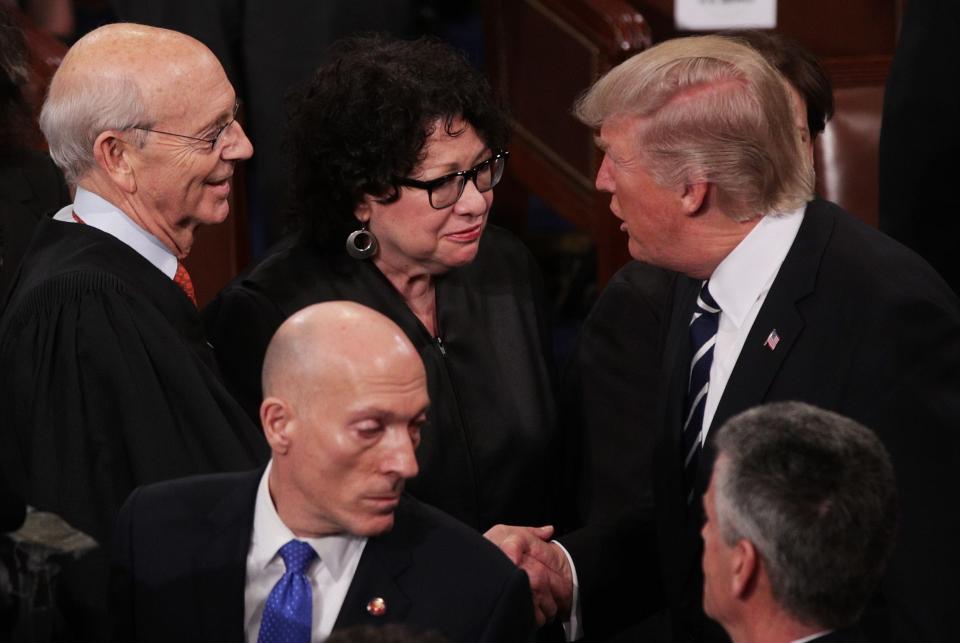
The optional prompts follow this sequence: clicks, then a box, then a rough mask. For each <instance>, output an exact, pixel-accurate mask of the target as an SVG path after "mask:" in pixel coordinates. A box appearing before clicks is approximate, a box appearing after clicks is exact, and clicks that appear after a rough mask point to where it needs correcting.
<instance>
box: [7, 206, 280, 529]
mask: <svg viewBox="0 0 960 643" xmlns="http://www.w3.org/2000/svg"><path fill="white" fill-rule="evenodd" d="M0 363H2V364H3V367H2V369H0V466H2V467H3V470H4V472H5V473H6V475H7V477H8V479H9V480H10V482H11V484H12V485H13V487H14V488H15V489H17V490H18V491H20V492H21V493H22V495H23V496H24V497H25V498H26V499H27V501H28V502H29V503H30V504H31V505H33V506H35V507H38V508H40V509H43V510H46V511H52V512H55V513H57V514H59V515H60V516H62V517H63V518H65V519H66V520H67V521H68V522H70V523H71V524H72V525H74V526H76V527H77V528H79V529H81V530H83V531H85V532H87V533H89V534H90V535H92V536H93V537H94V538H95V539H96V540H97V541H98V542H101V543H104V542H106V539H107V538H108V537H109V535H110V534H111V533H112V530H113V521H114V519H115V517H116V515H117V512H118V511H119V509H120V506H121V505H122V504H123V502H124V500H125V499H126V497H127V496H128V495H129V494H130V492H131V491H132V490H133V489H134V487H136V486H139V485H143V484H147V483H150V482H157V481H161V480H166V479H170V478H177V477H181V476H187V475H191V474H196V473H205V472H219V471H233V470H242V469H247V468H250V467H254V466H257V465H260V464H263V463H264V462H265V461H266V458H267V449H266V441H265V440H264V439H263V437H262V435H261V434H260V432H259V430H258V429H257V428H256V427H255V426H254V425H253V424H251V422H250V421H249V419H248V418H247V417H246V415H245V414H244V413H243V411H242V409H241V408H240V407H239V405H237V403H236V402H235V401H234V400H233V399H232V398H231V396H230V394H229V393H228V391H227V389H226V387H225V386H224V385H223V384H222V382H221V381H220V379H219V376H218V372H217V369H216V363H215V361H214V359H213V356H212V354H211V352H210V350H209V348H208V346H207V344H206V340H205V338H204V335H203V328H202V323H201V321H200V316H199V314H198V312H197V310H196V308H195V307H194V306H193V304H192V303H191V302H190V301H189V300H188V299H187V298H186V296H185V295H184V294H183V292H182V291H181V290H180V289H179V288H178V287H177V286H176V284H174V283H173V281H172V280H170V279H169V278H168V277H166V276H165V275H164V274H163V273H161V272H160V271H159V270H157V268H156V267H154V266H153V265H152V264H150V263H149V262H148V261H147V260H146V259H144V258H143V257H141V256H140V255H139V254H137V253H136V252H135V251H134V250H132V249H131V248H129V247H128V246H126V245H125V244H123V243H122V242H120V241H118V240H117V239H115V238H114V237H112V236H110V235H109V234H106V233H104V232H101V231H100V230H97V229H95V228H92V227H90V226H84V225H78V224H74V223H63V222H59V221H53V220H43V221H41V222H40V223H39V224H38V229H37V233H36V235H35V236H34V238H33V242H32V244H31V246H30V247H29V248H28V250H27V252H26V255H25V257H24V260H23V263H22V265H21V269H20V272H19V274H18V276H17V280H16V282H15V283H14V285H13V288H12V290H11V293H10V298H9V300H8V305H7V309H6V310H5V312H4V315H3V317H2V319H0Z"/></svg>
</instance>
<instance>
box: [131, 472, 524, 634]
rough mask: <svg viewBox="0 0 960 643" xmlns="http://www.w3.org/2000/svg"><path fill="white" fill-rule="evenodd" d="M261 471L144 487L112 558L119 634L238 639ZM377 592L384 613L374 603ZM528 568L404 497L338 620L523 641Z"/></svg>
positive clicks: (365, 559) (372, 546)
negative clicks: (373, 609)
mask: <svg viewBox="0 0 960 643" xmlns="http://www.w3.org/2000/svg"><path fill="white" fill-rule="evenodd" d="M261 475H262V470H261V471H251V472H245V473H239V474H221V475H211V476H197V477H193V478H185V479H182V480H175V481H171V482H166V483H160V484H157V485H151V486H149V487H143V488H140V489H138V490H137V491H135V492H134V493H133V495H131V496H130V498H129V500H128V501H127V503H126V504H125V505H124V507H123V509H122V510H121V512H120V517H119V519H118V525H117V535H116V543H115V544H116V547H115V550H116V554H115V558H114V565H113V569H114V572H113V589H114V594H113V595H114V610H113V614H114V616H115V618H116V630H115V631H116V634H117V636H116V639H117V640H118V641H158V642H159V641H204V642H208V641H242V640H243V619H244V579H245V565H246V557H247V551H248V549H249V546H250V534H251V530H252V528H253V513H254V505H255V500H256V492H257V486H258V483H259V481H260V477H261ZM375 597H382V598H383V599H384V600H385V602H386V604H387V611H386V614H384V615H383V616H379V617H376V616H371V615H370V614H368V613H367V610H366V605H367V603H368V602H369V601H370V600H371V599H373V598H375ZM531 606H532V600H531V597H530V589H529V584H528V581H527V577H526V575H525V574H524V573H523V572H522V571H520V570H519V569H517V568H516V567H514V566H513V565H512V564H511V563H510V561H509V560H507V558H506V557H505V556H503V554H501V553H500V551H499V550H498V549H496V547H494V546H493V545H492V544H490V543H489V542H487V541H486V540H484V539H483V538H482V537H481V536H479V535H478V534H476V533H475V532H473V531H472V530H470V529H469V528H468V527H466V526H465V525H463V524H461V523H459V522H457V521H455V520H453V519H452V518H450V517H449V516H447V515H445V514H443V513H441V512H440V511H438V510H436V509H434V508H432V507H429V506H427V505H424V504H422V503H420V502H418V501H416V500H414V499H413V498H410V497H405V498H404V499H403V501H402V502H401V503H400V506H399V507H398V508H397V513H396V521H395V524H394V528H393V530H392V531H390V532H389V533H387V534H384V535H382V536H379V537H376V538H371V539H370V540H369V541H368V542H367V545H366V547H365V548H364V551H363V554H362V556H361V558H360V564H359V566H358V567H357V571H356V574H355V576H354V578H353V582H352V583H351V585H350V589H349V590H348V592H347V596H346V598H345V600H344V602H343V606H342V608H341V609H340V614H339V616H338V617H337V621H336V625H335V628H334V629H340V628H344V627H350V626H354V625H363V624H367V625H379V624H385V623H390V622H403V623H406V624H407V625H409V626H411V627H414V628H420V629H433V630H437V631H439V632H440V633H442V634H443V635H444V636H446V637H448V638H449V640H450V641H451V642H452V643H457V642H459V641H489V642H491V643H493V642H495V641H525V640H529V639H530V638H531V636H532V634H533V631H534V621H533V614H532V611H531V610H532V608H531Z"/></svg>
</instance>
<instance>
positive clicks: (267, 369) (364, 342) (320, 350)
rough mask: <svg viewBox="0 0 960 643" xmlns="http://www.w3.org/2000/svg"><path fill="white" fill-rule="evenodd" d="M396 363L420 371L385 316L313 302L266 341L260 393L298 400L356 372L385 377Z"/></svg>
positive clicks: (347, 305)
mask: <svg viewBox="0 0 960 643" xmlns="http://www.w3.org/2000/svg"><path fill="white" fill-rule="evenodd" d="M397 367H402V368H403V369H406V370H409V369H411V368H412V369H413V370H417V371H419V372H423V363H422V361H421V360H420V355H419V354H418V353H417V350H416V349H415V348H414V347H413V344H411V343H410V340H409V339H408V338H407V336H406V335H405V334H404V332H403V331H402V330H401V329H400V327H399V326H397V325H396V324H395V323H393V322H392V321H391V320H390V319H388V318H387V317H385V316H384V315H382V314H381V313H378V312H377V311H375V310H372V309H370V308H367V307H366V306H361V305H360V304H356V303H353V302H348V301H335V302H326V303H322V304H315V305H313V306H309V307H307V308H304V309H303V310H301V311H299V312H298V313H296V314H295V315H293V316H292V317H290V318H289V319H287V320H286V321H285V322H284V323H283V324H282V325H281V326H280V328H279V329H277V332H276V334H274V336H273V339H272V340H271V341H270V345H269V347H268V348H267V354H266V357H265V358H264V362H263V396H264V397H265V398H266V397H271V396H276V397H283V398H285V399H294V398H299V397H301V396H302V395H303V394H304V393H307V392H308V391H309V390H311V389H315V388H316V387H318V386H319V387H325V386H327V385H329V384H332V383H339V382H342V381H343V380H345V379H349V377H350V376H351V375H353V374H356V373H358V372H359V371H360V370H364V371H370V372H371V373H377V374H378V375H386V374H389V373H390V372H391V371H392V370H394V369H396V368H397ZM424 377H425V375H424ZM308 394H309V393H308Z"/></svg>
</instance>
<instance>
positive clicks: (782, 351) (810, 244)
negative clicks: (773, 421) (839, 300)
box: [698, 201, 834, 491]
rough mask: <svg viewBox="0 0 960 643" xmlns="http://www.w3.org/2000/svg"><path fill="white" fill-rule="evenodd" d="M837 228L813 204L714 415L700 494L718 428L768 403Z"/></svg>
mask: <svg viewBox="0 0 960 643" xmlns="http://www.w3.org/2000/svg"><path fill="white" fill-rule="evenodd" d="M833 226H834V220H833V218H832V217H829V216H827V215H826V214H825V213H824V212H822V207H821V204H820V202H819V201H812V202H811V203H810V204H809V205H808V206H807V210H806V214H805V216H804V219H803V223H802V224H801V225H800V229H799V230H798V231H797V238H796V239H795V240H794V242H793V245H792V246H791V247H790V251H789V252H788V253H787V256H786V258H784V260H783V265H781V267H780V271H779V272H778V273H777V277H776V278H775V279H774V281H773V284H772V285H771V286H770V291H769V292H768V293H767V298H766V300H765V301H764V302H763V306H762V307H761V308H760V312H759V313H758V314H757V318H756V320H754V322H753V326H752V327H751V328H750V332H749V333H748V334H747V339H746V341H745V342H744V344H743V348H742V349H741V350H740V355H739V357H738V358H737V363H736V366H734V368H733V372H732V373H731V374H730V379H729V380H728V382H727V386H726V388H725V389H724V391H723V397H722V398H721V399H720V403H719V405H718V406H717V411H716V413H715V414H714V416H713V421H712V422H711V425H710V431H709V433H708V435H707V445H706V447H707V448H706V450H705V453H704V455H705V456H706V457H704V458H702V459H701V461H700V465H701V469H700V474H701V475H699V476H698V484H699V485H700V486H701V491H702V490H704V489H705V488H706V486H707V483H708V482H709V477H710V471H711V470H712V468H713V459H714V455H715V451H714V446H713V439H712V438H713V436H714V435H715V434H716V430H717V429H718V428H720V427H721V426H722V425H723V423H724V422H725V421H726V420H727V419H729V418H730V417H731V416H733V415H736V414H737V413H739V412H741V411H744V410H746V409H748V408H750V407H753V406H756V405H757V404H760V403H762V402H764V401H766V399H767V395H768V392H769V390H770V387H771V385H772V384H773V382H774V380H775V379H776V377H777V374H778V373H779V371H780V369H781V367H782V366H783V364H784V362H785V360H786V358H787V356H788V355H789V354H790V350H791V349H792V348H793V345H794V344H795V343H796V341H797V338H798V337H799V336H800V334H801V333H802V332H803V329H804V320H803V317H802V315H801V313H800V310H799V308H798V304H799V302H800V301H801V300H802V299H803V298H805V297H807V296H808V295H810V294H811V293H812V292H813V291H814V289H815V288H816V283H817V275H818V274H819V272H820V261H821V259H822V258H823V253H824V250H825V249H826V246H827V243H828V242H829V240H830V235H831V234H832V232H833ZM774 332H775V333H776V337H777V339H776V343H775V346H774V347H773V348H771V346H770V342H769V341H768V339H769V338H770V337H771V334H772V333H774Z"/></svg>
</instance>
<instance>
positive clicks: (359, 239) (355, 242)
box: [347, 223, 380, 259]
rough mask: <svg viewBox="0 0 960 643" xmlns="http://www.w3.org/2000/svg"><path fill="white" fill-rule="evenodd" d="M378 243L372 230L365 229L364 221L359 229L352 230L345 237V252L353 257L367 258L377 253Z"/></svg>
mask: <svg viewBox="0 0 960 643" xmlns="http://www.w3.org/2000/svg"><path fill="white" fill-rule="evenodd" d="M379 247H380V244H379V243H378V242H377V238H376V237H375V236H374V235H373V233H372V232H370V231H369V230H367V224H366V223H364V224H363V226H362V227H361V228H360V229H359V230H354V231H353V232H351V233H350V235H349V236H348V237H347V254H348V255H350V256H351V257H353V258H354V259H369V258H370V257H372V256H373V255H375V254H377V248H379Z"/></svg>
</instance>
